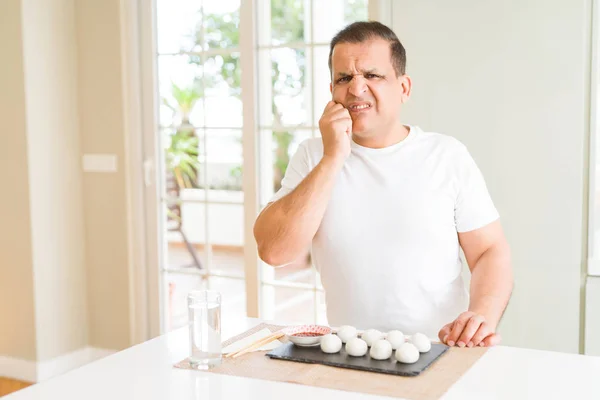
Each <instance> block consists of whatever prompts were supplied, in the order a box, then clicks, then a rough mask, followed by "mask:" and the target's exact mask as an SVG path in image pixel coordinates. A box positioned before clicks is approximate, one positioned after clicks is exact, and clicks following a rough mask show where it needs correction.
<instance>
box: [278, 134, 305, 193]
mask: <svg viewBox="0 0 600 400" xmlns="http://www.w3.org/2000/svg"><path fill="white" fill-rule="evenodd" d="M309 161H310V160H309V155H308V149H307V142H306V141H304V142H302V143H300V145H299V146H298V150H297V151H296V153H294V155H293V156H292V159H291V160H290V163H289V164H288V166H287V169H286V171H285V175H284V177H283V179H282V180H281V188H280V189H279V190H278V191H277V193H275V194H274V195H273V197H272V198H271V200H270V201H269V203H272V202H274V201H277V200H279V199H281V198H282V197H284V196H286V195H287V194H289V193H290V192H292V190H294V189H295V188H296V186H298V185H299V184H300V182H302V181H303V180H304V178H306V176H307V175H308V174H309V173H310V163H309Z"/></svg>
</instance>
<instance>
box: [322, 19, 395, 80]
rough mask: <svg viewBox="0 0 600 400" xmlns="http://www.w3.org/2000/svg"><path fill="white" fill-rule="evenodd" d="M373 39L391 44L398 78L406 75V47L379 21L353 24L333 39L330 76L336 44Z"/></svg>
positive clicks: (330, 51)
mask: <svg viewBox="0 0 600 400" xmlns="http://www.w3.org/2000/svg"><path fill="white" fill-rule="evenodd" d="M372 39H384V40H387V41H388V42H389V43H390V53H391V57H392V65H393V66H394V70H395V71H396V76H401V75H404V73H405V72H406V51H405V50H404V46H402V43H400V40H398V36H396V34H395V33H394V31H392V30H391V29H390V28H388V27H387V26H385V25H384V24H382V23H381V22H377V21H368V22H367V21H359V22H353V23H352V24H350V25H348V26H347V27H345V28H344V29H342V30H341V31H339V32H338V33H337V34H336V35H335V36H334V37H333V39H331V45H330V46H329V72H330V74H331V73H332V72H333V70H332V69H331V56H332V54H333V48H334V47H335V45H336V44H340V43H363V42H366V41H369V40H372Z"/></svg>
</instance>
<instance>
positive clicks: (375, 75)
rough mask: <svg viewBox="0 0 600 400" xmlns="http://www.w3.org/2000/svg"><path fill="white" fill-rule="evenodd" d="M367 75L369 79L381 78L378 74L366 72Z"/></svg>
mask: <svg viewBox="0 0 600 400" xmlns="http://www.w3.org/2000/svg"><path fill="white" fill-rule="evenodd" d="M365 77H366V78H367V79H373V78H379V75H377V74H366V75H365Z"/></svg>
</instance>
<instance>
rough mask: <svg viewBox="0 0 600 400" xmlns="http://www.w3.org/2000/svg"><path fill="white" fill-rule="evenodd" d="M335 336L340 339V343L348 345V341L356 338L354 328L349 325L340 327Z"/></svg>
mask: <svg viewBox="0 0 600 400" xmlns="http://www.w3.org/2000/svg"><path fill="white" fill-rule="evenodd" d="M337 335H338V337H339V338H340V339H342V343H348V341H349V340H350V339H352V338H354V337H356V328H355V327H353V326H350V325H344V326H340V329H338V331H337Z"/></svg>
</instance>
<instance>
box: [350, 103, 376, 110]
mask: <svg viewBox="0 0 600 400" xmlns="http://www.w3.org/2000/svg"><path fill="white" fill-rule="evenodd" d="M371 107H372V105H371V103H365V102H360V103H351V104H349V105H348V111H350V112H360V111H365V110H368V109H370V108H371Z"/></svg>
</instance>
